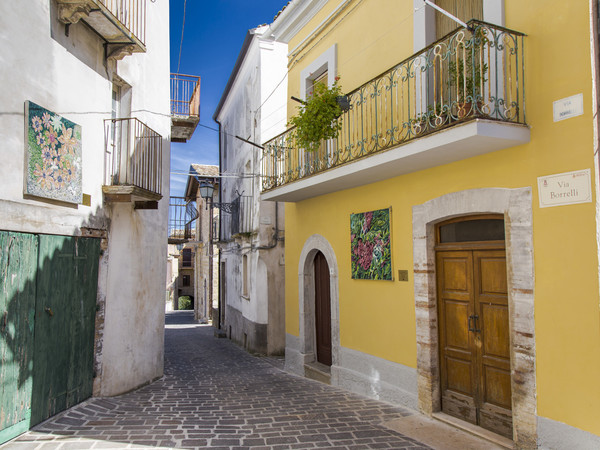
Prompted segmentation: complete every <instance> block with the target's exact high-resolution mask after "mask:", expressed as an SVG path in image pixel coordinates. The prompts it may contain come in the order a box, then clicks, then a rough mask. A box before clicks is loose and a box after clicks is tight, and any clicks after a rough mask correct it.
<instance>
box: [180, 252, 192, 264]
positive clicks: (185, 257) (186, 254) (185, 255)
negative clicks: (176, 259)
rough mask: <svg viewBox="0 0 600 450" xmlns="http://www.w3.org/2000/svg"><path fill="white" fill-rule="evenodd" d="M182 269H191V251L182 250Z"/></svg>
mask: <svg viewBox="0 0 600 450" xmlns="http://www.w3.org/2000/svg"><path fill="white" fill-rule="evenodd" d="M181 256H182V260H183V267H192V249H191V248H184V249H183V251H182V252H181Z"/></svg>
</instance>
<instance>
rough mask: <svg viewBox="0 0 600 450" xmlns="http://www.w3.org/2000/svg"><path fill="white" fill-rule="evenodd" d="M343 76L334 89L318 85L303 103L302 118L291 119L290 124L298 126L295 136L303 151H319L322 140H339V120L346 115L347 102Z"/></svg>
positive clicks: (300, 111)
mask: <svg viewBox="0 0 600 450" xmlns="http://www.w3.org/2000/svg"><path fill="white" fill-rule="evenodd" d="M339 79H340V78H339V77H336V78H335V82H334V83H333V85H332V86H331V87H329V88H328V87H327V86H325V85H324V84H320V83H319V84H316V85H315V86H314V91H313V92H312V95H311V97H310V98H309V99H308V100H307V101H305V102H303V103H302V106H300V110H299V112H298V115H296V116H294V117H292V118H291V119H290V122H289V125H291V126H295V127H296V128H295V129H294V131H293V132H292V133H293V137H294V138H295V140H296V144H297V145H298V147H299V148H302V149H304V150H308V151H316V150H318V149H319V148H320V146H321V141H323V140H327V139H335V138H337V137H338V135H339V132H340V130H341V128H342V123H341V121H340V120H339V117H340V116H341V115H342V112H343V111H344V109H345V108H343V106H345V105H344V103H345V104H347V103H348V102H347V99H345V101H344V97H345V96H343V95H342V89H341V87H340V85H339V83H338V82H339Z"/></svg>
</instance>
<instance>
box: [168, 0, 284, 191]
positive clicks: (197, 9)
mask: <svg viewBox="0 0 600 450" xmlns="http://www.w3.org/2000/svg"><path fill="white" fill-rule="evenodd" d="M184 1H185V0H171V1H170V26H171V33H170V34H171V72H178V73H183V74H187V75H199V76H200V77H201V81H200V85H201V88H200V124H201V125H206V126H208V127H210V128H218V125H217V123H216V122H215V121H213V119H212V116H213V113H214V112H215V108H216V107H217V104H218V103H219V99H220V98H221V94H222V93H223V90H224V89H225V85H226V84H227V80H228V79H229V75H230V74H231V70H232V69H233V65H234V64H235V60H236V59H237V56H238V54H239V51H240V49H241V47H242V43H243V41H244V37H245V36H246V33H247V31H248V30H249V29H251V28H255V27H256V26H258V25H261V24H265V23H272V22H273V18H274V17H275V15H276V14H277V13H278V12H279V11H280V10H281V9H282V8H283V7H284V6H285V5H286V4H287V3H288V0H187V2H186V3H185V26H184V28H183V46H182V49H181V62H180V65H179V70H177V64H178V59H179V46H180V42H181V28H182V22H183V9H184ZM218 146H219V136H218V133H217V132H215V131H213V130H210V129H207V128H204V127H202V126H198V128H196V132H195V133H194V136H193V137H192V139H191V140H189V141H188V142H187V143H185V144H178V143H173V144H171V172H172V173H171V195H173V196H180V195H183V189H184V188H185V183H186V176H183V175H176V174H173V172H177V171H186V172H187V170H188V168H189V166H190V164H191V163H198V164H214V165H218V164H219V149H218Z"/></svg>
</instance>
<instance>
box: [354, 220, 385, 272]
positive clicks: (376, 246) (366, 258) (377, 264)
mask: <svg viewBox="0 0 600 450" xmlns="http://www.w3.org/2000/svg"><path fill="white" fill-rule="evenodd" d="M390 211H391V210H390V209H389V208H388V209H379V210H376V211H369V212H365V213H358V214H351V215H350V248H351V252H352V255H351V257H352V258H351V259H352V278H353V279H355V280H392V247H391V243H390Z"/></svg>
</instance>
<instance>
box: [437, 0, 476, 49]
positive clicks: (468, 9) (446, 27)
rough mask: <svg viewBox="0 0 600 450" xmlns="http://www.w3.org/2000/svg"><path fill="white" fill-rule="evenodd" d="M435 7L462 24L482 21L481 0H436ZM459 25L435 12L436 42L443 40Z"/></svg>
mask: <svg viewBox="0 0 600 450" xmlns="http://www.w3.org/2000/svg"><path fill="white" fill-rule="evenodd" d="M435 4H436V5H438V6H439V7H440V8H442V9H444V10H446V11H448V12H449V13H450V14H452V15H453V16H456V17H458V18H459V19H460V20H462V21H464V22H468V21H469V20H471V19H477V20H483V0H436V2H435ZM459 26H460V25H459V24H457V23H456V22H455V21H454V20H452V19H450V18H449V17H448V16H445V15H444V14H442V13H441V12H439V11H436V12H435V35H436V40H438V39H441V38H443V37H444V36H445V35H447V34H448V33H450V32H451V31H453V30H455V29H456V28H458V27H459Z"/></svg>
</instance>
